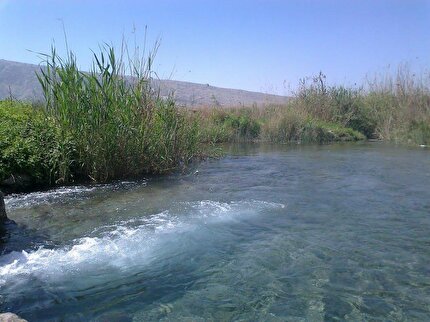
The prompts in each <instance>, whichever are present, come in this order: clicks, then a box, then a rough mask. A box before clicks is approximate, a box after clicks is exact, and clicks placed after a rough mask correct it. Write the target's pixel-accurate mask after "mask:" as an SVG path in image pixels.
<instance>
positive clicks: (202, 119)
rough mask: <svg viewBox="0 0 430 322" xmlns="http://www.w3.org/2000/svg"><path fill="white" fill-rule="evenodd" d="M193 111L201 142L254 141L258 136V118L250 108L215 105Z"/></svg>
mask: <svg viewBox="0 0 430 322" xmlns="http://www.w3.org/2000/svg"><path fill="white" fill-rule="evenodd" d="M194 112H195V115H194V118H195V119H196V120H197V121H198V122H199V124H200V141H201V142H202V143H221V142H244V141H254V140H257V139H258V138H259V136H260V132H261V124H260V120H258V119H257V116H256V115H255V114H253V112H252V110H251V109H248V108H220V107H216V108H212V109H201V110H197V111H194Z"/></svg>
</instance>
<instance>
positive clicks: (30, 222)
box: [0, 143, 430, 321]
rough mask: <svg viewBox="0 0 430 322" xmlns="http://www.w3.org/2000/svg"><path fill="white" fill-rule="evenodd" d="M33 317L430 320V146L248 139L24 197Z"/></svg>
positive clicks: (20, 201) (15, 274)
mask: <svg viewBox="0 0 430 322" xmlns="http://www.w3.org/2000/svg"><path fill="white" fill-rule="evenodd" d="M6 205H7V209H8V212H9V217H10V218H11V219H13V220H15V221H16V222H17V225H16V226H14V225H9V226H10V227H8V229H7V232H6V235H5V236H4V237H3V239H2V244H1V245H0V246H1V249H0V252H1V255H0V311H12V312H15V313H18V314H19V315H21V316H22V317H24V318H27V319H28V320H29V321H63V320H64V321H91V320H92V321H152V320H164V321H231V320H240V321H248V320H251V321H323V320H326V321H331V320H351V321H362V320H372V321H381V320H391V321H406V320H407V321H414V320H416V321H424V320H430V151H429V150H428V149H419V148H404V147H394V146H389V145H383V144H377V143H364V144H353V145H351V144H348V145H329V146H308V147H304V146H303V147H300V146H298V147H288V146H270V145H242V146H233V147H230V151H229V154H228V156H227V157H225V158H222V159H219V160H209V161H206V162H202V163H199V164H196V165H194V166H193V167H192V168H190V169H188V170H187V172H186V173H184V174H175V175H171V176H168V177H163V178H149V179H147V180H143V181H138V182H118V183H115V184H111V185H98V186H90V187H83V186H82V187H80V186H77V187H68V188H61V189H57V190H53V191H48V192H40V193H31V194H26V195H17V196H9V197H7V199H6Z"/></svg>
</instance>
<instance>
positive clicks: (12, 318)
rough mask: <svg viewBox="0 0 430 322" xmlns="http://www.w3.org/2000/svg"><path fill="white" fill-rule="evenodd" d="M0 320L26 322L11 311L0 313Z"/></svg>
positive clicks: (0, 321)
mask: <svg viewBox="0 0 430 322" xmlns="http://www.w3.org/2000/svg"><path fill="white" fill-rule="evenodd" d="M0 193H1V192H0ZM0 322H28V321H27V320H24V319H21V318H20V317H19V316H18V315H16V314H13V313H0Z"/></svg>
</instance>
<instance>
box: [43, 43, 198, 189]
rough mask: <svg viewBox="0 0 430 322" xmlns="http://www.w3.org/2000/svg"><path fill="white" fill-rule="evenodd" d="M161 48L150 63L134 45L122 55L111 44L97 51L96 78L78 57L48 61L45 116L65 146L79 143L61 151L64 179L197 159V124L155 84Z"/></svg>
mask: <svg viewBox="0 0 430 322" xmlns="http://www.w3.org/2000/svg"><path fill="white" fill-rule="evenodd" d="M157 47H158V44H157V45H156V47H155V49H154V50H153V51H152V52H150V53H149V54H148V55H147V56H145V57H143V56H142V55H141V54H140V53H139V51H138V49H136V50H135V51H134V53H131V54H130V51H129V50H128V47H127V45H126V44H123V46H122V47H121V50H120V53H119V55H117V53H116V51H115V50H114V48H113V47H112V46H109V45H107V44H105V45H104V46H102V47H101V48H100V51H99V53H95V52H93V64H92V68H91V70H90V71H89V72H81V71H80V70H79V68H78V66H77V61H76V56H75V55H74V54H73V53H72V52H68V54H67V56H66V58H62V57H60V56H59V55H58V54H57V52H56V49H55V48H54V47H53V48H52V51H51V54H50V55H45V58H46V69H41V71H40V74H38V79H39V82H40V84H41V85H42V88H43V92H44V96H45V99H46V104H45V110H46V112H47V114H48V115H49V116H50V117H52V118H53V119H54V120H55V122H56V123H57V124H58V125H59V128H60V131H61V138H62V140H63V141H64V142H65V143H67V142H69V141H71V142H73V144H64V148H63V149H61V158H60V160H61V161H60V163H61V164H60V166H59V168H60V174H59V177H60V178H61V180H63V181H64V182H68V181H71V180H73V179H74V178H75V177H89V178H91V179H93V180H95V181H107V180H111V179H116V178H122V177H131V176H138V175H142V174H145V173H163V172H166V171H169V170H171V169H173V168H175V167H176V166H178V164H180V163H184V162H188V161H189V160H190V159H191V158H192V157H193V156H194V155H195V154H196V153H197V149H198V147H197V140H196V136H197V133H196V130H195V129H194V127H195V126H196V125H195V124H189V123H188V122H187V120H186V116H185V115H184V114H183V113H182V112H181V111H180V110H179V109H178V108H177V107H176V105H175V103H174V101H173V100H172V99H171V98H168V99H162V98H161V97H160V96H159V93H158V91H157V90H156V89H154V88H152V86H151V78H152V76H153V71H152V64H153V61H154V58H155V54H156V49H157ZM71 146H72V147H73V148H70V147H71Z"/></svg>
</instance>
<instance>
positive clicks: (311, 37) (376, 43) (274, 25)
mask: <svg viewBox="0 0 430 322" xmlns="http://www.w3.org/2000/svg"><path fill="white" fill-rule="evenodd" d="M63 24H64V30H65V31H66V34H67V40H68V46H69V48H70V49H71V50H73V51H74V52H75V54H76V56H77V59H78V64H79V66H80V68H81V69H83V70H85V69H88V68H89V66H90V64H91V55H92V53H91V50H97V49H98V47H99V45H101V44H103V43H104V42H106V43H109V44H112V45H114V46H115V47H119V45H120V43H121V40H122V39H123V38H125V39H127V41H128V42H129V44H131V45H132V46H134V42H136V43H137V44H138V45H139V46H141V47H143V45H144V43H145V30H147V32H146V35H147V39H146V47H147V48H150V47H153V46H154V43H155V41H156V40H160V47H159V49H158V52H157V56H156V61H155V65H154V69H155V71H156V72H157V74H158V76H159V77H160V78H169V79H175V80H183V81H190V82H196V83H203V84H210V85H213V86H219V87H227V88H237V89H245V90H252V91H260V92H264V93H274V94H281V95H284V94H288V93H289V92H290V91H291V90H294V88H295V87H296V86H297V84H298V82H299V80H300V79H301V78H303V77H306V76H312V75H316V74H318V73H319V72H320V71H322V72H323V73H324V74H325V75H327V79H328V81H329V82H330V83H331V84H343V85H348V86H350V85H354V84H355V83H357V84H361V83H363V81H364V80H365V79H366V77H369V76H372V75H375V74H383V73H385V72H387V71H391V70H394V69H396V68H397V66H399V65H400V64H408V65H409V66H411V68H412V69H413V70H416V71H418V72H426V71H428V68H429V67H430V0H421V1H420V0H389V1H388V0H319V1H318V0H313V1H311V0H301V1H298V0H297V1H288V0H284V1H282V0H265V1H263V0H247V1H243V0H230V1H224V0H217V1H209V0H208V1H205V0H200V1H197V0H188V1H187V0H183V1H173V0H152V1H145V0H143V1H131V0H122V1H110V0H103V1H101V0H94V1H89V0H0V59H6V60H13V61H19V62H27V63H36V64H38V63H40V62H41V59H40V56H39V55H38V54H37V52H42V53H49V51H50V47H51V45H52V44H53V43H55V45H56V47H57V49H58V50H59V52H60V53H61V52H63V53H64V52H65V45H64V32H63Z"/></svg>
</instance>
